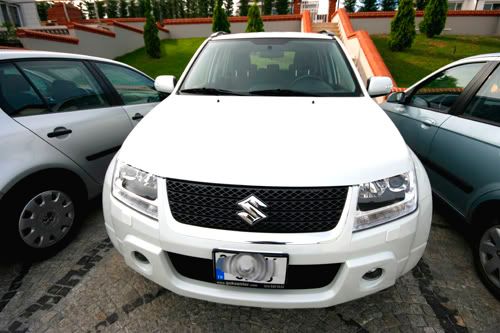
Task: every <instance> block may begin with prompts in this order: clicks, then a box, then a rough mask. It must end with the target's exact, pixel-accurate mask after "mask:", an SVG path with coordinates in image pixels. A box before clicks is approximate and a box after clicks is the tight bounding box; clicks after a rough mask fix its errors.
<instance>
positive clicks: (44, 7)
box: [36, 1, 52, 21]
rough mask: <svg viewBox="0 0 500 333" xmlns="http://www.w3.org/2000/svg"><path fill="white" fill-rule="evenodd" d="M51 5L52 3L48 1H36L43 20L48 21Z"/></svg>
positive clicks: (39, 14)
mask: <svg viewBox="0 0 500 333" xmlns="http://www.w3.org/2000/svg"><path fill="white" fill-rule="evenodd" d="M50 7H52V3H48V2H46V1H40V2H37V3H36V9H37V11H38V16H39V17H40V20H41V21H47V18H48V10H49V8H50Z"/></svg>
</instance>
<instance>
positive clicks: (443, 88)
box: [409, 63, 484, 112]
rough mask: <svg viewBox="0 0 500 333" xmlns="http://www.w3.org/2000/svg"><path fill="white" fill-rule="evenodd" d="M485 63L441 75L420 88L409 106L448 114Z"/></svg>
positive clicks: (472, 64) (463, 67)
mask: <svg viewBox="0 0 500 333" xmlns="http://www.w3.org/2000/svg"><path fill="white" fill-rule="evenodd" d="M483 66H484V63H471V64H465V65H459V66H456V67H453V68H450V69H447V70H445V71H443V72H441V73H439V74H438V75H437V76H436V77H434V78H433V79H432V80H431V81H428V82H426V83H424V84H423V85H422V86H420V87H418V88H417V90H416V92H415V93H414V94H413V96H412V97H411V99H410V102H409V105H411V106H415V107H418V108H423V109H430V110H436V111H440V112H448V111H449V110H450V109H451V107H452V106H453V104H455V102H456V100H457V99H458V97H459V96H460V95H461V94H462V92H463V91H464V89H465V87H466V86H467V85H468V84H469V83H470V82H471V81H472V79H473V78H474V76H476V74H477V73H478V72H479V71H480V70H481V68H482V67H483Z"/></svg>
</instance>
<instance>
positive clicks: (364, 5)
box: [359, 0, 378, 12]
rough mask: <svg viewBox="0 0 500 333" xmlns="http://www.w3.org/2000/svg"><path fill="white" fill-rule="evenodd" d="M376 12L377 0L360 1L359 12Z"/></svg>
mask: <svg viewBox="0 0 500 333" xmlns="http://www.w3.org/2000/svg"><path fill="white" fill-rule="evenodd" d="M377 10H378V5H377V0H361V8H360V9H359V11H360V12H376V11H377Z"/></svg>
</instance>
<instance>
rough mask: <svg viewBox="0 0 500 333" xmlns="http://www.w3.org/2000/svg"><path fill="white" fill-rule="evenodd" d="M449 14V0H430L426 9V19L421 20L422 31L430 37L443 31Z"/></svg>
mask: <svg viewBox="0 0 500 333" xmlns="http://www.w3.org/2000/svg"><path fill="white" fill-rule="evenodd" d="M447 14H448V1H447V0H429V2H428V3H427V5H426V6H425V9H424V19H423V20H422V22H420V26H419V27H420V31H421V32H423V33H425V35H426V36H427V37H429V38H432V37H434V36H438V35H439V34H441V32H443V29H444V26H445V24H446V16H447Z"/></svg>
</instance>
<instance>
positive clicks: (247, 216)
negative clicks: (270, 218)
mask: <svg viewBox="0 0 500 333" xmlns="http://www.w3.org/2000/svg"><path fill="white" fill-rule="evenodd" d="M238 206H240V207H241V208H243V210H244V211H243V212H239V213H238V216H239V217H240V218H241V219H242V220H243V221H245V222H246V223H248V224H250V225H254V224H255V223H257V222H259V221H260V220H263V219H265V218H266V217H267V215H266V214H264V213H263V212H262V211H260V210H259V208H266V207H267V205H266V204H265V203H263V202H262V201H260V200H259V199H258V198H257V197H256V196H253V195H252V196H250V197H248V198H246V199H245V200H243V201H240V202H238Z"/></svg>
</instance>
